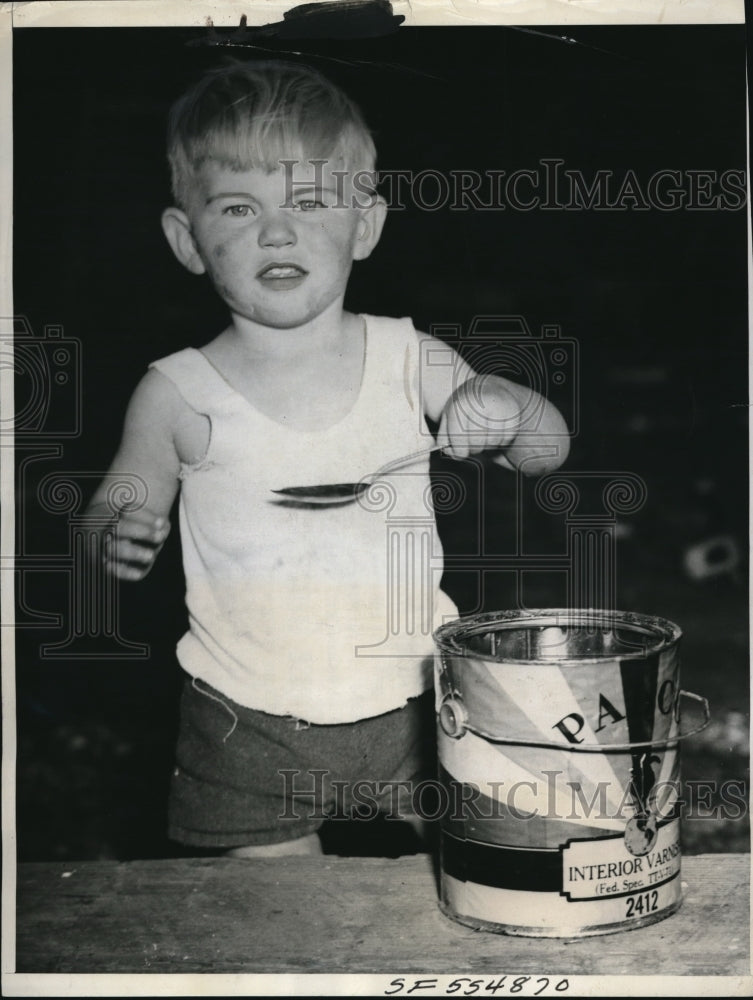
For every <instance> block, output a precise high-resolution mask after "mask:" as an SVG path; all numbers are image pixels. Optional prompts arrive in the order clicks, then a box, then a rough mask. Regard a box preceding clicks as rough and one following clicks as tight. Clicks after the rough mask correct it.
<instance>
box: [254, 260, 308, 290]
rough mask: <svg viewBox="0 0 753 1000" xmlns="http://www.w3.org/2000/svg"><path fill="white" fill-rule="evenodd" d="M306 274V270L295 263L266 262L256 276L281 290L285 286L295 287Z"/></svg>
mask: <svg viewBox="0 0 753 1000" xmlns="http://www.w3.org/2000/svg"><path fill="white" fill-rule="evenodd" d="M307 275H308V271H306V270H304V269H303V268H302V267H299V266H298V265H297V264H287V263H280V264H268V265H267V266H266V267H263V268H262V269H261V271H259V273H258V274H257V275H256V277H257V278H258V279H259V281H261V282H263V283H264V284H265V285H268V286H269V287H270V288H275V289H278V290H280V291H283V290H284V289H286V288H295V287H296V286H297V285H300V283H301V282H302V281H303V280H304V278H306V277H307Z"/></svg>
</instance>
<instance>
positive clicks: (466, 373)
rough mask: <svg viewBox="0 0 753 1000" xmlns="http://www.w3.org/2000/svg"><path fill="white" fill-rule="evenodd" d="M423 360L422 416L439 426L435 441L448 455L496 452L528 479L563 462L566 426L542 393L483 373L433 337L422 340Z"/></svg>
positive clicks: (501, 461) (501, 460)
mask: <svg viewBox="0 0 753 1000" xmlns="http://www.w3.org/2000/svg"><path fill="white" fill-rule="evenodd" d="M432 352H433V355H434V356H433V358H432ZM421 358H422V365H421V372H420V378H421V397H422V402H423V407H424V412H425V413H426V415H427V416H429V417H431V418H432V419H433V420H435V421H437V422H438V423H439V432H438V435H437V441H438V443H439V444H442V445H444V446H445V450H446V451H447V452H448V454H450V455H452V456H453V457H455V458H466V457H467V456H468V455H471V454H474V453H476V452H479V451H484V450H486V449H495V450H498V451H500V454H499V455H495V457H494V460H495V461H496V462H498V463H499V464H500V465H504V466H506V467H507V468H511V469H518V468H519V469H520V470H521V472H524V473H526V474H528V475H538V474H540V473H543V472H550V471H551V470H553V469H556V468H558V467H559V466H560V465H561V464H562V463H563V462H564V461H565V459H566V458H567V455H568V453H569V450H570V437H569V433H568V429H567V425H566V424H565V421H564V420H563V418H562V415H561V414H560V412H559V410H558V409H557V408H556V406H554V405H553V404H552V403H550V402H549V401H548V400H547V399H545V398H544V397H543V396H542V395H541V394H540V393H538V392H536V391H535V390H533V389H531V388H529V387H528V386H523V385H518V384H517V383H515V382H511V381H510V380H509V379H506V378H502V377H501V376H498V375H479V374H478V373H477V372H475V371H474V369H473V368H471V366H470V365H469V364H468V363H467V362H465V361H464V360H463V359H462V358H461V357H460V355H459V354H457V352H456V351H454V350H453V348H451V347H450V346H449V345H448V344H445V343H443V342H442V341H440V340H437V339H436V338H434V337H428V336H422V350H421ZM430 358H431V360H432V363H428V361H429V359H430ZM438 359H439V360H440V361H441V363H437V360H438Z"/></svg>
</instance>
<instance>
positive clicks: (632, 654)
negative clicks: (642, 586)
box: [433, 608, 682, 665]
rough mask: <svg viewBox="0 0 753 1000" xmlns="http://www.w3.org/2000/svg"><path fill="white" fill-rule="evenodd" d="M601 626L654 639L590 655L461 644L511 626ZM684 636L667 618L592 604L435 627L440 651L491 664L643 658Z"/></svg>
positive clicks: (486, 615) (496, 614)
mask: <svg viewBox="0 0 753 1000" xmlns="http://www.w3.org/2000/svg"><path fill="white" fill-rule="evenodd" d="M563 626H564V627H572V626H580V627H589V626H593V627H600V628H609V627H612V628H617V627H619V628H623V629H632V630H633V631H635V632H636V633H641V634H643V635H644V636H648V637H652V639H653V641H650V642H646V644H645V645H644V646H642V647H641V648H640V649H637V650H635V651H628V650H625V651H619V652H617V651H613V652H604V653H597V654H593V655H588V656H583V655H571V656H567V655H563V656H552V655H548V656H539V657H536V656H513V655H507V654H506V655H503V656H498V655H494V654H492V653H486V652H483V651H482V650H478V649H470V648H468V646H467V645H466V644H465V643H467V641H468V640H469V639H471V638H473V637H474V636H477V635H480V634H482V633H484V632H490V631H499V632H502V631H505V630H508V629H509V630H511V629H513V628H520V627H524V628H525V627H530V628H547V627H563ZM681 637H682V629H681V628H680V626H679V625H677V624H676V623H675V622H672V621H670V620H669V619H668V618H661V617H659V616H656V615H647V614H642V613H640V612H635V611H615V610H608V611H605V610H601V609H596V608H537V609H527V610H525V611H522V610H519V609H518V610H503V611H484V612H481V613H479V614H475V615H467V616H464V617H462V618H457V619H454V620H453V621H450V622H446V623H445V624H444V625H440V627H439V628H438V629H436V630H435V632H434V635H433V638H434V643H435V645H436V647H437V649H438V651H439V652H440V653H443V654H445V655H449V656H455V657H466V658H471V659H475V660H486V661H488V662H490V663H521V664H531V665H534V664H542V665H544V664H546V665H551V664H579V665H582V664H583V663H584V662H588V663H614V661H615V660H620V661H630V660H645V658H646V656H647V655H653V654H656V653H660V652H662V651H663V650H665V649H667V648H669V647H671V646H676V645H677V643H678V642H679V640H680V638H681Z"/></svg>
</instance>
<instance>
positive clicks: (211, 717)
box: [168, 678, 436, 848]
mask: <svg viewBox="0 0 753 1000" xmlns="http://www.w3.org/2000/svg"><path fill="white" fill-rule="evenodd" d="M434 748H435V737H434V700H433V693H432V692H430V691H429V692H426V693H425V694H424V695H422V696H421V697H419V698H413V699H411V700H410V701H409V702H408V704H407V705H406V706H405V707H403V708H400V709H396V710H395V711H394V712H387V713H386V714H384V715H379V716H375V717H373V718H370V719H364V720H362V721H360V722H353V723H345V724H340V725H327V726H321V725H308V724H306V723H301V722H300V721H299V720H297V719H294V718H291V717H288V716H277V715H268V714H267V713H266V712H257V711H254V710H253V709H250V708H244V707H243V706H242V705H239V704H237V703H236V702H234V701H232V700H231V699H230V698H227V697H226V696H225V695H222V694H220V693H219V691H216V690H215V689H214V688H212V687H210V686H209V685H208V684H206V683H205V682H204V681H199V680H193V679H192V678H188V679H187V680H186V683H185V685H184V688H183V695H182V699H181V709H180V731H179V734H178V746H177V751H176V767H175V769H174V771H173V777H172V781H171V787H170V800H169V827H168V835H169V836H170V837H171V838H172V839H173V840H177V841H180V842H182V843H184V844H191V845H193V846H196V847H218V848H220V847H226V848H230V847H241V846H244V845H251V844H276V843H282V842H283V841H287V840H294V839H296V838H298V837H305V836H306V835H308V834H310V833H313V832H314V831H316V830H318V829H319V827H320V826H321V825H322V823H323V822H324V821H325V819H327V818H328V817H333V818H343V819H346V818H348V819H349V818H359V819H368V818H371V817H372V816H374V815H376V814H377V812H379V811H381V812H383V813H385V814H386V815H387V816H388V817H391V818H394V819H399V818H404V817H405V816H407V815H411V814H415V813H416V812H417V811H418V810H417V809H416V808H415V805H414V803H415V801H416V796H417V795H418V796H419V797H420V794H421V789H420V785H421V783H422V782H423V781H425V780H427V779H429V783H431V780H433V779H434V777H435V775H436V765H435V760H436V758H435V749H434ZM400 783H402V784H400ZM406 786H408V787H406Z"/></svg>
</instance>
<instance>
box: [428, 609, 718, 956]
mask: <svg viewBox="0 0 753 1000" xmlns="http://www.w3.org/2000/svg"><path fill="white" fill-rule="evenodd" d="M680 638H681V630H680V628H679V627H678V626H677V625H675V624H674V623H672V622H670V621H667V620H666V619H663V618H656V617H652V616H649V615H642V614H634V613H631V612H620V611H599V610H571V609H547V610H541V611H502V612H496V613H487V614H480V615H475V616H471V617H468V618H464V619H460V620H457V621H454V622H450V623H448V624H446V625H443V626H442V627H441V628H439V629H438V630H437V631H436V633H435V635H434V639H435V644H436V649H437V652H436V658H435V673H436V692H437V722H438V724H437V734H438V756H439V767H440V788H441V791H442V798H443V803H442V810H441V823H440V831H441V832H440V845H441V846H440V871H441V902H440V906H441V908H442V910H443V912H444V913H445V914H446V915H447V916H449V917H451V918H452V919H454V920H457V921H459V922H461V923H463V924H467V925H469V926H471V927H474V928H476V929H481V930H488V931H493V932H496V933H502V934H517V935H531V936H536V937H582V936H586V935H591V934H605V933H610V932H614V931H619V930H625V929H628V928H633V927H639V926H642V925H644V924H648V923H653V922H654V921H656V920H661V919H662V918H664V917H666V916H668V915H669V914H670V913H673V912H674V911H675V910H676V909H677V908H678V907H679V906H680V903H681V898H682V897H681V887H680V861H681V848H680V815H679V811H680V810H679V779H680V758H679V742H680V740H681V739H683V738H685V737H686V736H689V735H692V733H693V732H698V731H700V729H702V728H703V727H704V726H705V725H706V724H707V723H708V705H707V703H706V701H705V699H703V698H699V697H698V696H697V695H694V694H689V693H688V692H684V691H681V690H680V670H679V656H678V647H679V642H680ZM690 707H692V708H693V712H692V713H691V714H692V715H694V716H696V717H698V715H699V712H698V709H699V707H700V708H701V710H702V715H703V721H702V722H701V723H700V724H699V725H697V727H696V728H695V729H692V730H691V729H690V728H689V727H688V726H687V725H686V726H685V731H683V724H684V723H683V716H684V715H685V717H686V718H687V710H688V709H689V708H690Z"/></svg>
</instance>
